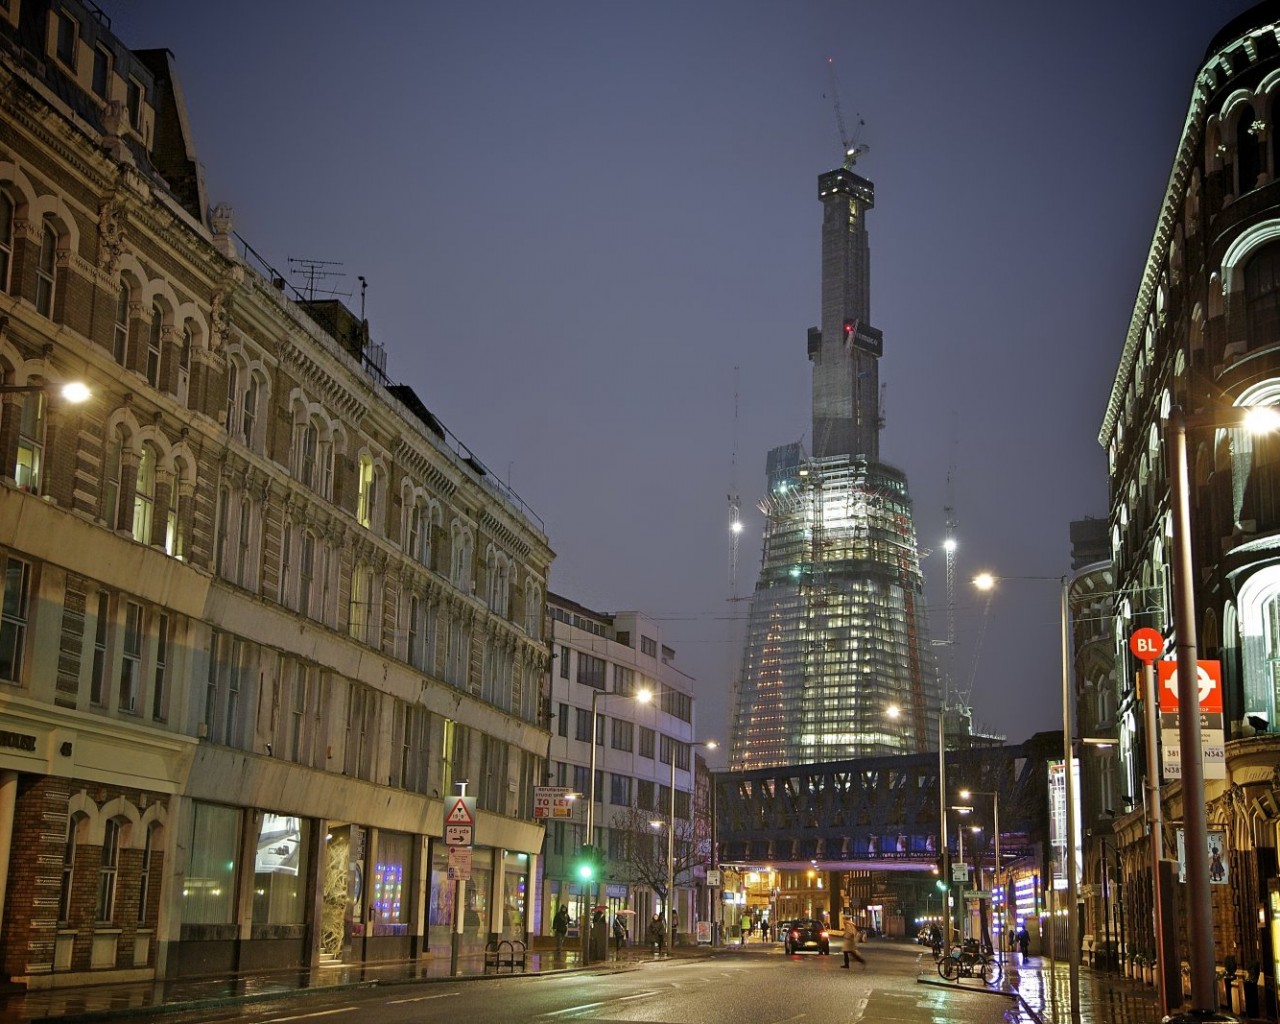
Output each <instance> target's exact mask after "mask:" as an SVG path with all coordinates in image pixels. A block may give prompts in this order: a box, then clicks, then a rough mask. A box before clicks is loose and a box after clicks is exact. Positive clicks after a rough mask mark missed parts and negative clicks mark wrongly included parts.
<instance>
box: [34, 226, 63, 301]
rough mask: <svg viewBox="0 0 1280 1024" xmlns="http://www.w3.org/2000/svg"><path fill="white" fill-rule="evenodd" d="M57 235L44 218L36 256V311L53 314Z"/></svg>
mask: <svg viewBox="0 0 1280 1024" xmlns="http://www.w3.org/2000/svg"><path fill="white" fill-rule="evenodd" d="M57 252H58V236H57V234H56V232H54V230H53V225H52V224H50V223H49V221H48V220H45V221H44V223H43V224H42V225H41V228H40V251H39V253H38V254H37V256H36V312H37V313H39V314H40V315H41V316H52V315H53V280H54V276H53V274H54V266H55V263H56V260H57Z"/></svg>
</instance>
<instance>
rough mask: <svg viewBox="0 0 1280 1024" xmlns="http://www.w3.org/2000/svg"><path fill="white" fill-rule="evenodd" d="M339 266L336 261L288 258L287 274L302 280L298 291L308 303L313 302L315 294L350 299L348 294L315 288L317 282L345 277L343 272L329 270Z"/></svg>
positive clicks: (330, 289)
mask: <svg viewBox="0 0 1280 1024" xmlns="http://www.w3.org/2000/svg"><path fill="white" fill-rule="evenodd" d="M340 266H342V264H341V263H339V262H337V261H336V260H309V259H294V257H292V256H290V257H289V272H290V273H291V274H293V275H295V276H296V277H300V278H301V279H302V287H301V288H300V289H299V291H300V292H301V293H302V295H303V296H304V297H305V298H306V300H307V301H308V302H314V301H315V297H316V295H317V294H319V295H328V296H331V297H334V298H344V299H346V298H350V297H351V293H350V292H340V291H338V290H337V289H336V288H327V287H321V288H317V287H316V284H317V282H323V281H327V280H329V279H330V278H333V279H335V280H336V279H337V278H342V277H346V276H347V275H346V273H345V272H344V271H341V270H333V269H330V268H333V267H340Z"/></svg>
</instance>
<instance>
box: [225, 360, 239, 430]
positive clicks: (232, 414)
mask: <svg viewBox="0 0 1280 1024" xmlns="http://www.w3.org/2000/svg"><path fill="white" fill-rule="evenodd" d="M239 395H240V369H239V367H237V366H236V364H235V363H234V362H233V361H232V360H230V359H228V360H227V433H229V434H234V433H235V429H236V409H237V406H238V402H237V399H238V398H239Z"/></svg>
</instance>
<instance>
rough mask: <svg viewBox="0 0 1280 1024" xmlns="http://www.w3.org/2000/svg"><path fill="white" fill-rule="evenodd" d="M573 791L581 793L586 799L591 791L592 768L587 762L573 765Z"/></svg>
mask: <svg viewBox="0 0 1280 1024" xmlns="http://www.w3.org/2000/svg"><path fill="white" fill-rule="evenodd" d="M573 791H574V792H575V793H581V794H582V799H584V800H585V799H586V798H587V793H589V792H590V791H591V769H590V768H589V767H588V766H587V765H585V764H575V765H574V766H573Z"/></svg>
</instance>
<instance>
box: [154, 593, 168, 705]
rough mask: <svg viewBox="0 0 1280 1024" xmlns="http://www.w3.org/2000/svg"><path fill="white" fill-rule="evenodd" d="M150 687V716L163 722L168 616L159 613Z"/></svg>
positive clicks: (166, 670) (165, 703) (166, 671)
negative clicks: (152, 676)
mask: <svg viewBox="0 0 1280 1024" xmlns="http://www.w3.org/2000/svg"><path fill="white" fill-rule="evenodd" d="M152 682H153V683H154V685H153V686H152V689H151V717H152V718H153V719H154V720H155V721H157V722H163V721H164V720H165V716H166V713H167V710H168V702H169V616H168V614H167V613H165V612H161V613H160V617H159V619H158V620H157V625H156V670H155V675H154V679H153V680H152Z"/></svg>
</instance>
